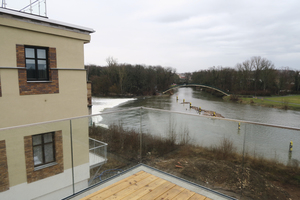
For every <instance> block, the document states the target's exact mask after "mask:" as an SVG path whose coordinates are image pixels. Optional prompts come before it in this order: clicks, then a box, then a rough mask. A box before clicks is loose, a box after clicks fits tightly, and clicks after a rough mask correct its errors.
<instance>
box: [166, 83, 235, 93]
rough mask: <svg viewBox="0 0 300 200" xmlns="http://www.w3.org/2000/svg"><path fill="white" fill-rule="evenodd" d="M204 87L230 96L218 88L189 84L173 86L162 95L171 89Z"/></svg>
mask: <svg viewBox="0 0 300 200" xmlns="http://www.w3.org/2000/svg"><path fill="white" fill-rule="evenodd" d="M191 86H192V87H204V88H210V89H213V90H216V91H218V92H221V93H223V94H224V95H227V96H229V95H230V94H229V93H228V92H225V91H224V90H222V89H219V88H216V87H213V86H209V85H204V84H195V83H190V84H181V85H175V86H172V87H170V88H169V89H167V90H165V91H163V92H162V93H163V94H164V93H166V92H168V91H170V90H172V89H175V88H180V87H191Z"/></svg>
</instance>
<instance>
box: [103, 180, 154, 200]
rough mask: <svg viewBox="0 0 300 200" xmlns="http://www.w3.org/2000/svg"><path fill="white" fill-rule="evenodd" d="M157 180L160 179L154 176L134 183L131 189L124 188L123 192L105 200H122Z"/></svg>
mask: <svg viewBox="0 0 300 200" xmlns="http://www.w3.org/2000/svg"><path fill="white" fill-rule="evenodd" d="M156 179H158V177H156V176H154V175H151V176H148V177H147V178H145V179H143V180H141V181H139V182H137V183H134V184H132V185H130V186H129V187H127V188H124V189H123V190H121V191H119V192H117V193H115V194H113V195H112V196H110V197H109V198H106V199H105V200H112V199H114V200H118V199H122V198H124V197H126V196H128V195H130V194H131V193H133V192H135V191H137V190H139V189H140V188H142V187H144V186H145V185H147V184H149V183H151V182H153V181H155V180H156Z"/></svg>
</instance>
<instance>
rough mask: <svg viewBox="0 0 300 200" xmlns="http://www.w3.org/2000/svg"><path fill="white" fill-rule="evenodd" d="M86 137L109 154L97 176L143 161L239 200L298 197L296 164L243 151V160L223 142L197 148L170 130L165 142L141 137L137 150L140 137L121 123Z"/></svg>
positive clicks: (299, 174) (299, 179)
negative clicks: (90, 138)
mask: <svg viewBox="0 0 300 200" xmlns="http://www.w3.org/2000/svg"><path fill="white" fill-rule="evenodd" d="M90 137H92V138H95V139H97V140H100V141H103V142H106V143H107V144H108V146H107V151H108V155H110V156H109V157H108V162H107V163H106V164H105V165H104V166H103V167H102V168H101V171H99V174H101V173H102V171H105V170H109V169H124V168H127V167H128V166H129V165H130V166H131V165H134V163H139V162H141V161H142V163H145V164H147V165H149V166H152V167H155V168H158V169H160V170H163V171H165V172H167V173H171V174H174V175H176V176H178V177H181V178H184V179H186V180H189V181H192V182H194V183H197V184H200V185H203V186H205V187H208V188H211V189H213V190H217V191H219V192H221V193H224V194H227V195H230V196H233V197H235V198H238V199H267V200H273V199H286V200H289V199H300V190H299V187H300V168H299V164H300V163H299V161H297V160H293V159H291V162H290V163H288V165H284V164H282V163H279V162H278V161H277V160H274V159H273V160H267V159H264V158H262V157H255V156H250V155H249V154H247V153H245V154H244V156H243V155H241V154H240V153H238V152H237V151H236V147H235V146H234V145H233V143H232V141H231V140H229V139H226V138H224V139H223V140H221V141H220V143H219V144H218V145H215V146H211V147H202V146H199V145H197V146H195V145H191V144H190V143H189V142H190V138H189V133H188V132H185V133H184V134H182V135H180V134H179V135H177V134H176V135H174V134H173V132H172V131H171V132H170V134H169V136H168V137H166V138H162V137H156V136H153V135H151V134H145V133H144V134H143V137H142V139H143V141H142V148H140V133H139V132H136V131H134V130H125V129H124V128H123V127H122V126H120V125H112V126H110V127H109V128H108V129H104V128H101V127H96V126H94V127H90ZM176 138H178V139H179V140H176ZM141 149H142V153H140V150H141ZM140 155H142V158H141V157H140Z"/></svg>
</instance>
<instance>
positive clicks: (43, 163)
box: [32, 132, 56, 168]
mask: <svg viewBox="0 0 300 200" xmlns="http://www.w3.org/2000/svg"><path fill="white" fill-rule="evenodd" d="M49 133H51V136H52V141H51V142H44V136H45V135H46V134H49ZM36 136H41V144H37V145H34V144H33V141H34V139H33V138H34V137H36ZM47 144H52V150H53V153H52V154H53V160H52V161H49V162H46V161H45V160H46V159H45V157H46V153H45V146H46V145H47ZM38 146H41V147H42V163H41V164H35V163H34V147H38ZM32 157H33V166H34V168H40V167H43V166H51V165H49V164H51V163H56V155H55V132H47V133H41V134H37V135H32Z"/></svg>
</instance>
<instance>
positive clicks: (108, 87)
mask: <svg viewBox="0 0 300 200" xmlns="http://www.w3.org/2000/svg"><path fill="white" fill-rule="evenodd" d="M106 62H107V64H108V66H104V67H101V66H96V65H86V66H85V68H86V70H87V76H88V80H89V81H91V82H92V95H104V96H106V95H123V96H131V95H155V94H156V93H157V92H158V91H163V90H166V89H167V88H169V87H170V85H171V84H173V83H174V82H178V75H177V74H176V70H175V69H172V68H163V67H161V66H146V65H131V64H118V63H117V61H116V59H114V58H112V57H109V58H107V59H106Z"/></svg>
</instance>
